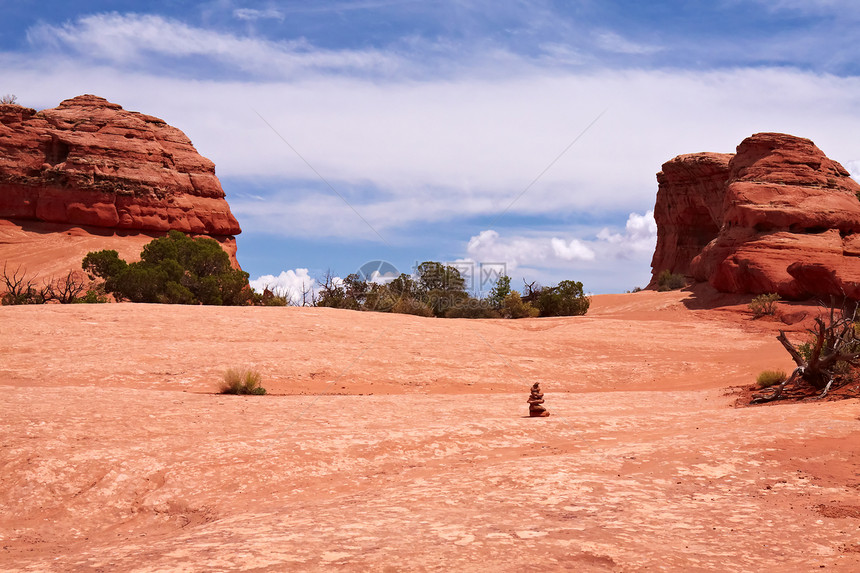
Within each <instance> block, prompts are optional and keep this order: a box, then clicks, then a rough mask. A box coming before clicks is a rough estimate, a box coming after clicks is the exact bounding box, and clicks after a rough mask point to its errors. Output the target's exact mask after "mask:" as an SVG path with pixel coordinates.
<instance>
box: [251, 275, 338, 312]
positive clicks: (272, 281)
mask: <svg viewBox="0 0 860 573" xmlns="http://www.w3.org/2000/svg"><path fill="white" fill-rule="evenodd" d="M342 282H343V280H342V279H341V278H340V277H333V278H332V283H333V284H335V285H339V284H341V283H342ZM249 283H250V285H251V288H252V289H254V290H255V291H257V292H259V293H262V292H263V291H264V290H265V289H269V290H270V291H272V292H273V293H274V294H276V295H278V296H283V297H286V298H287V299H289V301H290V303H291V304H294V305H297V306H301V305H302V304H303V303H304V304H310V302H311V300H313V298H314V297H317V296H318V295H319V292H320V290H321V289H322V285H320V283H319V281H317V280H316V279H315V278H313V277H311V276H310V274H309V271H308V269H295V270H293V269H290V270H287V271H281V274H279V275H278V276H275V275H263V276H261V277H258V278H256V279H253V280H251V281H249ZM303 298H304V300H303Z"/></svg>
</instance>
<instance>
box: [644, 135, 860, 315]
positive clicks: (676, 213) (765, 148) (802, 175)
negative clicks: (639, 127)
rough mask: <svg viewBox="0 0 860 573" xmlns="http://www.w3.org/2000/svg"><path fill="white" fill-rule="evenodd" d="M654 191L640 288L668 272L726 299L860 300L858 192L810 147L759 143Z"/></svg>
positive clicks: (669, 171)
mask: <svg viewBox="0 0 860 573" xmlns="http://www.w3.org/2000/svg"><path fill="white" fill-rule="evenodd" d="M657 181H658V183H659V187H658V191H657V201H656V205H655V208H654V218H655V220H656V222H657V248H656V250H655V252H654V258H653V260H652V262H651V267H652V272H653V276H652V279H651V283H650V284H649V287H651V288H653V287H655V286H656V284H657V277H658V276H659V274H660V273H661V272H663V271H664V270H667V269H668V270H669V271H671V272H673V273H681V274H684V275H687V276H688V277H691V278H693V279H695V280H696V281H700V282H705V281H707V282H708V283H710V284H711V285H712V286H713V287H714V288H716V289H717V290H719V291H721V292H726V293H738V294H741V293H745V294H763V293H778V294H779V295H780V296H781V297H783V298H786V299H794V300H802V299H806V298H811V297H823V296H828V295H831V294H832V295H838V296H841V295H845V296H848V297H851V298H854V299H860V200H858V193H860V185H858V183H857V182H855V181H854V180H853V179H851V177H850V176H849V173H848V171H847V170H846V169H845V168H844V167H842V165H840V164H839V163H837V162H836V161H833V160H831V159H828V158H827V156H826V155H824V153H823V152H822V151H821V150H820V149H818V147H816V146H815V144H814V143H813V142H812V141H810V140H808V139H804V138H801V137H795V136H792V135H786V134H781V133H758V134H755V135H753V136H751V137H748V138H747V139H745V140H744V141H743V142H741V144H740V145H739V146H738V147H737V153H735V154H723V153H693V154H688V155H679V156H678V157H675V158H674V159H672V160H670V161H668V162H666V163H664V164H663V167H662V171H660V173H658V174H657Z"/></svg>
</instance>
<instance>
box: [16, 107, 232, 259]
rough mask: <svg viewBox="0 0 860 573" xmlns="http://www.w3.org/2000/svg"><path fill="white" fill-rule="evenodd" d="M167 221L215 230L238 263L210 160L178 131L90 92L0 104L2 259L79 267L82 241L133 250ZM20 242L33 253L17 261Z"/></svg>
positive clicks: (206, 232) (170, 225) (199, 231)
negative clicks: (53, 101) (38, 106)
mask: <svg viewBox="0 0 860 573" xmlns="http://www.w3.org/2000/svg"><path fill="white" fill-rule="evenodd" d="M172 229H176V230H179V231H183V232H185V233H188V234H190V235H193V236H208V237H212V238H214V239H216V240H218V241H219V242H220V243H221V245H222V247H223V248H224V250H225V251H227V253H228V254H229V255H230V257H231V260H232V261H233V264H234V265H237V266H238V263H237V261H236V240H235V235H237V234H239V233H240V232H241V229H240V228H239V223H238V222H237V221H236V218H235V217H234V216H233V214H232V213H231V212H230V206H229V205H228V204H227V201H226V199H225V194H224V191H223V189H222V188H221V183H220V182H219V180H218V178H217V177H216V176H215V165H214V164H213V163H212V162H211V161H210V160H208V159H206V158H205V157H202V156H201V155H200V154H199V153H198V152H197V150H196V149H195V148H194V146H193V145H192V143H191V140H190V139H189V138H188V137H187V136H186V135H185V134H184V133H183V132H182V131H180V130H178V129H176V128H175V127H172V126H170V125H168V124H167V123H166V122H164V121H163V120H161V119H158V118H157V117H152V116H150V115H145V114H142V113H138V112H133V111H127V110H124V109H123V108H122V106H120V105H118V104H115V103H111V102H109V101H107V100H106V99H104V98H101V97H97V96H94V95H82V96H78V97H75V98H72V99H68V100H65V101H63V102H62V103H61V104H60V105H59V106H57V107H56V108H54V109H46V110H42V111H39V112H37V111H36V110H34V109H30V108H27V107H22V106H19V105H10V104H5V105H0V243H5V244H6V245H7V246H9V245H11V247H10V249H8V250H11V251H13V252H10V253H2V254H3V255H8V256H3V257H2V258H3V259H4V260H7V261H10V262H12V264H16V263H19V262H21V263H23V264H25V265H27V266H28V267H30V268H28V271H31V272H36V273H40V272H42V273H43V274H44V272H47V273H48V274H51V273H56V272H61V271H65V270H66V269H63V268H61V267H63V266H64V265H65V266H66V267H69V268H71V267H74V265H75V262H76V264H77V268H78V269H79V268H80V259H81V258H82V257H83V255H85V254H86V252H87V251H88V250H95V249H98V248H111V249H117V250H119V251H120V255H121V256H122V255H125V256H131V258H136V254H137V253H139V251H140V247H142V245H144V244H146V243H147V242H149V240H151V238H153V237H157V236H161V235H163V234H164V233H166V232H167V231H169V230H172ZM64 239H65V242H63V241H64ZM20 251H26V252H27V253H29V256H28V257H26V258H22V260H21V261H18V260H17V259H16V256H15V252H20ZM37 252H41V253H42V255H43V256H42V257H41V259H40V258H39V257H38V256H36V255H35V254H34V253H37ZM60 252H62V254H63V255H64V256H59V255H60ZM58 260H60V261H61V262H60V263H58V262H57V261H58ZM32 267H36V268H32Z"/></svg>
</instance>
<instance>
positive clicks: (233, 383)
mask: <svg viewBox="0 0 860 573" xmlns="http://www.w3.org/2000/svg"><path fill="white" fill-rule="evenodd" d="M261 380H262V376H260V373H259V372H257V371H256V370H248V369H245V370H236V369H234V368H231V369H229V370H227V372H225V373H224V377H223V380H222V382H221V386H220V388H219V391H220V393H221V394H251V395H256V396H262V395H263V394H265V393H266V389H265V388H263V387H262V386H261V385H260V382H261Z"/></svg>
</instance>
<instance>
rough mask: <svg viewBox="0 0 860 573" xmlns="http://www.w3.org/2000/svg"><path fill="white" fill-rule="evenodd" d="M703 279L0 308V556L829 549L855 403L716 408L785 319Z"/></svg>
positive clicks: (845, 477)
mask: <svg viewBox="0 0 860 573" xmlns="http://www.w3.org/2000/svg"><path fill="white" fill-rule="evenodd" d="M703 296H704V295H703V294H702V293H692V294H690V293H686V294H680V293H651V292H644V293H637V294H632V295H607V296H600V297H595V299H594V304H593V308H592V310H591V311H590V312H589V315H588V316H585V317H573V318H559V319H532V320H520V321H503V320H496V321H467V320H435V319H424V318H417V317H410V316H402V315H380V314H373V313H359V312H349V311H337V310H331V309H297V308H206V307H175V306H173V307H168V306H157V305H132V304H113V305H87V306H84V305H81V306H78V305H73V306H60V305H46V306H41V307H0V398H2V399H0V570H3V571H131V570H133V571H226V570H246V571H283V570H294V571H316V570H320V571H322V570H326V571H328V570H333V571H380V572H383V571H384V572H394V571H547V570H549V571H556V570H559V571H564V570H569V571H585V572H588V571H645V570H647V571H738V572H741V571H812V570H816V571H818V570H821V569H824V570H829V571H857V570H858V569H860V455H858V444H860V407H858V406H860V403H858V401H857V400H846V401H840V402H827V403H804V404H783V405H771V406H765V407H755V408H740V409H738V408H733V407H731V405H732V403H733V401H734V399H733V397H732V392H731V391H728V390H727V388H728V387H730V386H736V385H739V384H747V383H750V382H751V381H752V380H753V379H754V377H755V374H756V373H757V372H758V371H760V370H762V369H763V368H771V367H780V368H784V369H789V368H790V365H791V364H790V361H789V360H788V357H787V354H786V353H785V352H784V351H783V350H782V349H781V347H780V346H779V344H778V343H777V342H776V340H775V338H774V336H775V334H776V331H777V329H778V328H787V327H786V325H784V324H782V323H776V322H767V321H752V320H750V318H749V316H748V315H746V314H745V313H744V311H743V304H742V301H739V300H731V301H728V300H727V301H725V304H724V305H723V306H721V307H720V308H718V309H716V310H704V309H703V308H702V307H703V306H707V305H704V304H703V300H702V298H703ZM711 302H713V301H711ZM792 310H794V311H797V312H801V311H802V310H803V309H799V310H798V309H792ZM807 310H808V309H807ZM810 312H812V311H810ZM800 328H802V323H798V324H795V325H793V326H792V327H791V329H793V330H795V331H797V330H799V329H800ZM795 336H797V334H795ZM236 366H239V367H241V366H251V367H254V368H256V369H258V370H259V371H260V372H261V373H262V375H263V377H264V385H265V386H266V387H267V388H268V389H269V391H270V393H271V395H268V396H264V397H232V396H222V395H218V394H215V393H214V390H215V388H216V386H217V383H218V379H219V377H220V375H221V373H222V372H223V371H224V370H225V369H226V368H229V367H236ZM534 381H540V382H541V386H542V387H543V390H544V392H545V393H546V406H547V407H548V409H549V410H550V411H551V413H552V416H551V417H549V418H535V419H530V418H527V417H526V415H527V411H528V408H527V404H526V398H527V396H528V390H529V387H530V385H531V384H532V383H533V382H534Z"/></svg>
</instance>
